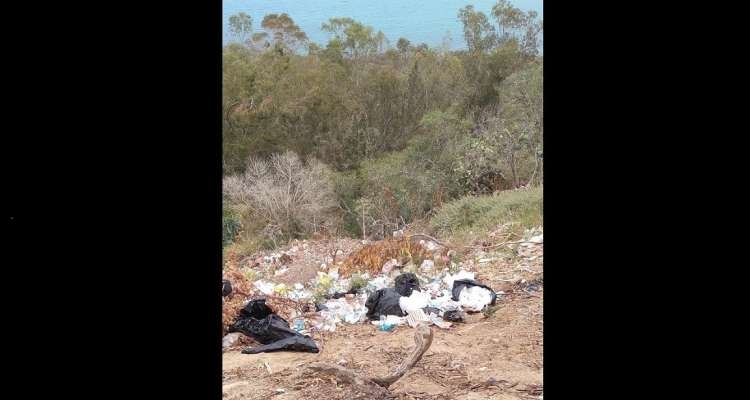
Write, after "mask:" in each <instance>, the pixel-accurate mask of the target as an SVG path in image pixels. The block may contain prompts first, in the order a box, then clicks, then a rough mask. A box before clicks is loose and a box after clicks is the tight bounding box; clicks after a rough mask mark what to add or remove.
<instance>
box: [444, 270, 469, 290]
mask: <svg viewBox="0 0 750 400" xmlns="http://www.w3.org/2000/svg"><path fill="white" fill-rule="evenodd" d="M457 279H471V280H474V273H473V272H468V271H464V270H461V271H458V273H457V274H454V275H451V274H448V275H446V276H445V278H443V282H445V285H446V286H447V287H449V288H452V287H453V282H454V281H456V280H457Z"/></svg>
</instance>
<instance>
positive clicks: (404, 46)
mask: <svg viewBox="0 0 750 400" xmlns="http://www.w3.org/2000/svg"><path fill="white" fill-rule="evenodd" d="M396 48H397V49H398V51H400V52H402V53H406V52H407V51H409V49H410V48H411V42H409V40H408V39H406V38H398V42H396Z"/></svg>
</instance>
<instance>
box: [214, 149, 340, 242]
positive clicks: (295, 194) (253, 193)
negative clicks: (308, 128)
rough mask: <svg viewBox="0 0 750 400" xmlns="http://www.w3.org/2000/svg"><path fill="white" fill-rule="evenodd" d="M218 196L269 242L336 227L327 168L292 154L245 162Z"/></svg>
mask: <svg viewBox="0 0 750 400" xmlns="http://www.w3.org/2000/svg"><path fill="white" fill-rule="evenodd" d="M224 196H225V198H226V200H227V201H228V202H229V203H230V204H231V205H232V206H233V207H235V208H237V209H239V210H241V211H242V212H243V213H244V214H246V215H247V214H252V217H253V219H254V220H256V221H259V222H260V224H261V226H262V228H261V229H260V232H259V233H260V234H261V235H262V236H264V237H266V238H268V239H270V240H271V241H273V242H274V244H276V243H277V242H278V241H283V240H288V239H290V238H299V237H304V236H306V235H308V234H311V233H313V232H317V231H319V230H326V229H331V228H333V227H335V225H337V224H338V221H337V213H336V209H337V207H336V202H335V195H334V191H333V183H332V180H331V172H330V170H329V169H328V168H327V167H326V166H325V165H324V164H322V163H321V162H319V161H317V160H314V159H311V160H308V162H307V163H303V162H302V160H300V158H299V157H298V156H297V155H296V154H295V153H292V152H285V153H282V154H274V155H273V156H271V157H270V159H269V160H263V159H256V158H251V159H250V160H249V162H248V164H247V167H246V169H245V172H244V173H243V174H240V175H231V176H228V177H226V178H224Z"/></svg>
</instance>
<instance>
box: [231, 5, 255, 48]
mask: <svg viewBox="0 0 750 400" xmlns="http://www.w3.org/2000/svg"><path fill="white" fill-rule="evenodd" d="M229 32H231V33H232V36H234V38H235V40H237V41H238V42H240V43H246V42H247V40H248V38H249V36H250V34H251V33H252V32H253V19H252V18H250V16H249V15H247V14H245V13H243V12H241V13H239V14H234V15H232V16H231V17H229Z"/></svg>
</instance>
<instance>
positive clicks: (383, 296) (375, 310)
mask: <svg viewBox="0 0 750 400" xmlns="http://www.w3.org/2000/svg"><path fill="white" fill-rule="evenodd" d="M400 299H401V295H400V294H399V293H398V292H397V291H396V290H395V289H391V288H385V289H380V290H378V291H376V292H375V293H373V294H371V295H370V296H369V297H368V298H367V301H366V302H365V307H367V318H370V319H378V318H380V316H381V315H396V316H399V317H403V316H404V313H403V311H401V306H400V305H399V300H400Z"/></svg>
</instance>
